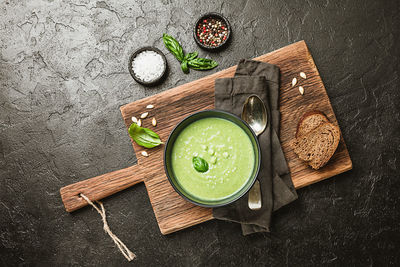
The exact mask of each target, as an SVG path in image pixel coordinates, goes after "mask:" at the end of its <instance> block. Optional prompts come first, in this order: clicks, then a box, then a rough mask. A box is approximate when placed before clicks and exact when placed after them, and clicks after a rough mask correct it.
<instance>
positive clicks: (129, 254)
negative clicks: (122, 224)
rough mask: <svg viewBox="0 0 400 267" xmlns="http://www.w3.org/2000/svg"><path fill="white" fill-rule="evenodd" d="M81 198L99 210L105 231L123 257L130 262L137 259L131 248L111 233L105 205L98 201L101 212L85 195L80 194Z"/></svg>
mask: <svg viewBox="0 0 400 267" xmlns="http://www.w3.org/2000/svg"><path fill="white" fill-rule="evenodd" d="M80 195H81V197H83V199H84V200H86V201H87V203H89V204H90V205H91V206H92V207H93V208H95V209H96V210H97V212H98V213H99V214H100V216H101V218H102V220H103V224H104V225H103V229H104V231H105V232H106V233H107V234H108V235H109V236H110V237H111V239H112V240H113V241H114V243H115V244H116V245H117V247H118V248H119V250H120V251H121V253H122V255H124V257H125V258H126V259H127V260H128V261H131V260H133V259H134V258H136V255H135V254H134V253H133V252H132V251H130V250H129V248H127V246H125V244H124V243H123V242H122V241H121V240H120V239H119V238H118V237H117V236H116V235H115V234H114V233H113V232H111V229H110V227H109V226H108V222H107V219H106V210H105V208H104V205H103V203H101V202H100V201H96V202H97V203H98V204H99V205H100V208H101V210H100V209H99V208H98V207H97V206H96V205H95V204H94V203H93V202H92V201H91V200H90V199H89V198H88V197H87V196H85V195H84V194H80Z"/></svg>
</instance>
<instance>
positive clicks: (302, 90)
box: [299, 86, 304, 95]
mask: <svg viewBox="0 0 400 267" xmlns="http://www.w3.org/2000/svg"><path fill="white" fill-rule="evenodd" d="M299 92H300V94H302V95H304V88H303V86H299Z"/></svg>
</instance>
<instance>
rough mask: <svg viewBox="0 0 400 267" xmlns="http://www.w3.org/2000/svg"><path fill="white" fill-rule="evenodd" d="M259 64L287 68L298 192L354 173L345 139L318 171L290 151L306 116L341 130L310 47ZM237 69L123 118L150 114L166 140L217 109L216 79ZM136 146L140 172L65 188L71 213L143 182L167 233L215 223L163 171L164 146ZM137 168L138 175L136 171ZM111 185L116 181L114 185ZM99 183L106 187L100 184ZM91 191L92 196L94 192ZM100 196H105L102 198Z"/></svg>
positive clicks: (285, 113) (284, 103)
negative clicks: (318, 116)
mask: <svg viewBox="0 0 400 267" xmlns="http://www.w3.org/2000/svg"><path fill="white" fill-rule="evenodd" d="M255 59H256V60H259V61H264V62H269V63H272V64H276V65H278V66H279V67H280V69H281V88H280V90H281V91H280V111H281V132H280V139H281V143H282V147H283V150H284V153H285V157H286V159H287V161H288V164H289V168H290V171H291V174H292V179H293V183H294V185H295V187H296V188H301V187H304V186H307V185H309V184H312V183H316V182H318V181H321V180H323V179H326V178H329V177H332V176H334V175H337V174H339V173H342V172H345V171H347V170H350V169H351V168H352V163H351V160H350V157H349V154H348V151H347V148H346V145H345V143H344V140H343V138H341V142H340V144H339V147H338V149H337V151H336V153H335V154H334V156H333V157H332V159H331V160H330V162H329V163H328V164H327V165H326V166H325V167H324V168H322V169H320V170H317V171H315V170H312V169H311V168H309V167H307V165H306V164H304V163H303V162H302V161H301V160H300V159H298V158H297V156H296V155H295V154H294V152H293V151H292V149H291V148H290V146H289V143H290V141H291V140H292V139H293V138H294V135H295V132H296V127H297V122H298V120H299V119H300V117H301V116H302V115H303V113H305V112H307V111H309V110H315V109H317V110H321V111H322V112H324V113H325V114H326V115H327V117H328V119H329V120H330V121H331V122H332V123H334V124H336V125H338V123H337V120H336V117H335V114H334V112H333V110H332V106H331V104H330V101H329V98H328V95H327V93H326V90H325V87H324V85H323V83H322V81H321V78H320V76H319V73H318V70H317V68H316V66H315V64H314V61H313V59H312V57H311V54H310V53H309V51H308V48H307V46H306V44H305V42H304V41H300V42H297V43H295V44H292V45H289V46H286V47H284V48H281V49H279V50H276V51H274V52H271V53H269V54H265V55H262V56H260V57H257V58H255ZM235 69H236V66H233V67H230V68H228V69H225V70H222V71H220V72H217V73H215V74H212V75H209V76H207V77H204V78H202V79H199V80H196V81H193V82H190V83H187V84H184V85H181V86H178V87H176V88H173V89H170V90H167V91H164V92H162V93H160V94H157V95H154V96H151V97H147V98H144V99H141V100H138V101H135V102H133V103H130V104H127V105H125V106H122V107H121V114H122V116H123V119H124V121H125V124H126V126H127V128H128V127H129V125H130V124H131V122H132V121H131V117H132V116H135V117H139V116H140V114H141V113H142V112H144V111H149V116H148V117H147V118H146V119H144V120H143V126H144V127H147V128H150V129H153V130H155V131H156V132H157V133H158V134H159V135H160V137H161V139H162V140H163V141H166V140H167V138H168V135H169V133H170V132H171V130H172V129H173V127H174V126H175V125H176V124H177V123H178V122H179V121H181V120H182V119H183V118H184V117H186V116H188V115H190V114H192V113H194V112H197V111H199V110H204V109H213V108H214V81H215V79H217V78H223V77H232V76H233V75H234V72H235ZM301 71H303V72H305V73H306V74H307V79H305V80H304V79H303V78H301V77H300V76H299V73H300V72H301ZM293 77H297V79H298V84H297V86H298V85H302V86H303V87H304V88H305V93H304V95H303V96H302V95H300V93H299V91H298V87H294V88H292V86H291V81H292V78H293ZM149 104H152V105H154V106H155V108H154V109H151V110H146V106H147V105H149ZM153 117H156V119H157V122H158V124H157V126H156V127H153V126H152V125H151V119H152V118H153ZM132 145H133V148H134V150H135V152H136V156H137V159H138V165H135V166H138V167H137V168H135V166H133V167H130V168H133V169H130V168H127V169H124V170H121V171H122V172H124V171H125V170H126V171H127V174H126V175H122V176H121V174H118V175H113V176H112V178H106V177H108V176H107V174H106V175H104V176H99V177H95V178H92V179H94V180H87V181H83V182H80V183H78V184H75V185H70V186H67V187H65V188H63V189H61V194H62V196H63V201H64V204H65V206H66V208H67V207H68V208H69V211H71V210H74V209H77V208H79V207H81V206H83V205H84V204H85V203H82V201H81V200H79V198H78V197H77V195H78V194H79V192H81V191H82V190H86V191H85V192H87V193H88V194H89V195H88V197H89V198H90V199H92V200H97V199H100V198H101V197H105V196H107V195H110V194H112V193H115V192H117V191H120V190H123V189H125V188H126V187H127V186H130V185H133V184H135V183H137V182H139V181H144V183H145V185H146V188H147V191H148V195H149V197H150V202H151V204H152V207H153V209H154V213H155V216H156V219H157V222H158V225H159V227H160V230H161V232H162V233H163V234H168V233H172V232H175V231H178V230H180V229H184V228H187V227H189V226H192V225H195V224H198V223H201V222H204V221H207V220H210V219H212V218H213V217H212V210H211V209H207V208H202V207H198V206H195V205H193V204H191V203H189V202H187V201H185V200H184V199H183V198H181V197H180V196H179V195H178V194H177V193H176V192H175V191H174V189H173V188H172V186H171V185H170V184H169V182H168V179H167V177H166V175H165V173H164V167H163V149H164V147H163V146H160V147H157V148H154V149H144V148H142V147H140V146H138V145H137V144H136V143H135V142H133V141H132ZM143 150H146V151H147V152H148V154H149V157H144V156H142V154H141V153H140V152H141V151H143ZM134 169H135V171H133V170H134ZM111 174H112V173H111ZM135 175H136V176H135ZM109 181H112V184H111V185H110V184H108V182H109ZM93 183H96V185H94V184H93ZM98 183H101V184H99V185H98ZM89 188H90V191H88V190H89ZM93 188H95V189H93ZM95 191H99V193H96V192H95ZM85 194H86V193H85ZM99 197H100V198H99ZM68 208H67V210H68Z"/></svg>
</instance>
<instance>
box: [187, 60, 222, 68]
mask: <svg viewBox="0 0 400 267" xmlns="http://www.w3.org/2000/svg"><path fill="white" fill-rule="evenodd" d="M188 65H189V67H191V68H192V69H195V70H210V69H213V68H215V67H216V66H218V63H217V62H215V61H214V60H212V59H208V58H195V59H192V60H190V61H189V62H188Z"/></svg>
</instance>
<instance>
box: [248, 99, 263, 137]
mask: <svg viewBox="0 0 400 267" xmlns="http://www.w3.org/2000/svg"><path fill="white" fill-rule="evenodd" d="M242 119H243V120H244V121H245V122H247V124H248V125H249V126H250V127H251V129H252V130H253V131H254V133H255V134H256V135H257V136H258V135H260V134H261V133H262V132H264V130H265V128H266V127H267V123H268V116H267V109H266V108H265V105H264V102H263V101H262V100H261V99H260V98H259V97H258V96H256V95H252V96H249V97H248V98H247V99H246V102H245V103H244V105H243V110H242Z"/></svg>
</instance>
